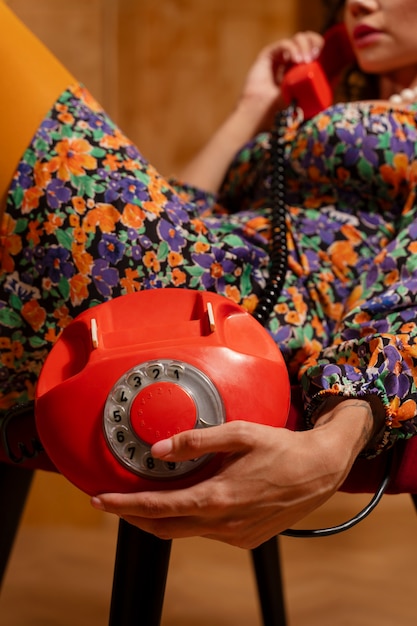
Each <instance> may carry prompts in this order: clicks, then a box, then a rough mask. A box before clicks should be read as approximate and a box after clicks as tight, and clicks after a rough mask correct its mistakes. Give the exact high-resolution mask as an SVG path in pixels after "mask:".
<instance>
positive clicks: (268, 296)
mask: <svg viewBox="0 0 417 626" xmlns="http://www.w3.org/2000/svg"><path fill="white" fill-rule="evenodd" d="M288 112H289V111H288V109H286V110H284V111H280V112H279V113H278V115H277V117H276V121H275V125H274V128H273V130H272V133H271V149H270V164H271V170H270V171H271V174H270V180H271V232H272V243H271V255H270V258H271V264H270V275H269V279H268V281H267V284H266V285H265V289H264V290H263V292H262V295H261V298H260V300H259V302H258V305H257V307H256V309H255V311H254V312H253V317H254V318H255V319H257V320H258V322H260V323H261V324H263V325H265V324H266V322H267V321H268V318H269V316H270V315H271V312H272V309H273V308H274V306H275V304H276V302H277V300H278V297H279V295H280V293H281V291H282V287H283V285H284V280H285V275H286V273H287V258H288V256H287V224H286V215H287V211H286V206H285V144H284V140H283V134H284V130H285V126H286V123H287V115H288Z"/></svg>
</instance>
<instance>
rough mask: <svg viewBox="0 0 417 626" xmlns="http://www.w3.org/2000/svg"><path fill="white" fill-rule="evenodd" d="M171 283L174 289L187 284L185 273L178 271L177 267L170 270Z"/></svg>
mask: <svg viewBox="0 0 417 626" xmlns="http://www.w3.org/2000/svg"><path fill="white" fill-rule="evenodd" d="M172 282H173V283H174V285H175V287H180V286H181V285H185V284H186V282H187V275H186V273H185V272H183V271H182V270H180V269H179V267H174V269H173V270H172Z"/></svg>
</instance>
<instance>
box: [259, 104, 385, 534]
mask: <svg viewBox="0 0 417 626" xmlns="http://www.w3.org/2000/svg"><path fill="white" fill-rule="evenodd" d="M293 111H294V109H293V107H289V108H288V109H286V110H284V111H280V112H279V113H278V115H277V117H276V121H275V125H274V129H273V131H272V134H271V151H270V163H271V174H270V179H271V230H272V243H271V255H270V258H271V264H270V276H269V279H268V281H267V284H266V286H265V289H264V290H263V293H262V296H261V298H260V300H259V302H258V305H257V307H256V309H255V311H254V312H253V317H255V319H257V320H258V322H260V323H261V324H262V325H263V326H265V325H266V323H267V322H268V319H269V316H270V315H271V313H272V310H273V308H274V306H275V304H276V302H277V300H278V297H279V296H280V294H281V291H282V287H283V285H284V280H285V275H286V273H287V267H288V250H287V224H286V213H287V211H286V204H285V143H284V139H283V134H284V130H285V126H286V123H287V116H288V115H291V114H292V113H293ZM392 456H393V451H392V450H390V451H389V452H388V456H387V464H386V468H385V473H384V477H383V479H382V481H381V483H380V485H379V487H378V489H377V491H376V493H375V495H374V496H373V497H372V499H371V500H370V502H369V503H368V504H367V505H366V506H365V507H364V508H363V509H362V510H361V511H359V513H357V514H356V515H355V516H354V517H352V518H351V519H349V520H347V521H346V522H343V523H342V524H338V525H336V526H331V527H329V528H316V529H292V528H289V529H287V530H285V531H283V532H281V533H280V534H281V535H286V536H287V537H306V538H311V537H327V536H330V535H335V534H337V533H341V532H344V531H345V530H348V529H350V528H352V527H353V526H355V525H356V524H358V523H359V522H361V521H362V520H363V519H365V517H367V516H368V515H369V514H370V513H371V512H372V511H373V510H374V509H375V507H376V506H377V504H378V503H379V502H380V500H381V498H382V496H383V495H384V493H385V491H386V489H387V486H388V483H389V480H390V476H391V466H392Z"/></svg>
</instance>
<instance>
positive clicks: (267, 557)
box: [251, 537, 287, 626]
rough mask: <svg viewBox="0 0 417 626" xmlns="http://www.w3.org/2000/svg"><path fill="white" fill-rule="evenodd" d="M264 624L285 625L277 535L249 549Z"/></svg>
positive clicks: (266, 625)
mask: <svg viewBox="0 0 417 626" xmlns="http://www.w3.org/2000/svg"><path fill="white" fill-rule="evenodd" d="M251 554H252V561H253V566H254V569H255V576H256V582H257V587H258V594H259V600H260V604H261V611H262V617H263V624H264V626H286V623H287V620H286V616H285V602H284V591H283V582H282V575H281V563H280V553H279V543H278V537H272V538H271V539H269V540H268V541H266V542H265V543H263V544H262V545H260V546H259V547H258V548H255V549H253V550H251Z"/></svg>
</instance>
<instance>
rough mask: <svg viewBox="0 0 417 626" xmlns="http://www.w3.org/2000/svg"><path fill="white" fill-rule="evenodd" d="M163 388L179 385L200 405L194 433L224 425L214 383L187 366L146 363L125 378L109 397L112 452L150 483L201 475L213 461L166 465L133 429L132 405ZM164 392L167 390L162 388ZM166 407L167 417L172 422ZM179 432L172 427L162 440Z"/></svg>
mask: <svg viewBox="0 0 417 626" xmlns="http://www.w3.org/2000/svg"><path fill="white" fill-rule="evenodd" d="M160 383H171V385H178V387H180V388H181V389H182V390H183V391H184V392H185V393H186V394H188V396H189V397H190V398H191V400H192V402H193V403H194V405H195V414H196V419H195V424H194V428H207V427H210V426H216V425H219V424H222V423H224V422H225V420H226V417H225V409H224V406H223V402H222V399H221V396H220V394H219V392H218V390H217V388H216V387H215V385H214V383H213V382H212V381H211V379H210V378H209V377H208V376H207V375H206V374H205V373H204V372H202V371H201V370H199V369H198V368H196V367H194V366H193V365H190V364H188V363H185V362H182V361H177V360H172V359H155V360H152V361H145V362H143V363H140V364H139V365H137V366H135V367H133V368H132V369H130V370H128V371H127V372H125V374H124V375H123V376H122V377H121V378H119V380H118V381H117V382H116V384H115V385H114V386H113V388H112V389H111V391H110V393H109V394H108V396H107V400H106V404H105V407H104V415H103V428H104V434H105V437H106V440H107V443H108V445H109V447H110V450H111V451H112V452H113V454H114V455H115V456H116V458H117V459H118V460H119V461H120V463H121V464H122V465H123V466H125V467H126V468H127V469H129V470H130V471H132V472H134V473H136V474H138V475H140V476H143V477H145V478H156V479H167V478H177V477H179V476H183V475H185V474H188V473H189V472H191V471H193V470H195V469H196V467H199V466H200V465H202V464H203V463H205V462H206V461H207V459H208V458H209V457H208V456H207V455H206V456H203V457H200V458H198V459H194V460H191V461H183V462H181V463H166V462H164V461H161V460H159V459H155V458H153V457H152V455H151V453H150V449H151V445H150V444H149V443H148V442H147V441H145V440H144V439H142V438H141V437H139V436H138V434H137V432H136V431H135V429H134V427H133V424H132V414H131V410H132V405H133V403H134V401H135V399H136V398H137V396H138V395H139V394H142V395H143V391H144V390H145V389H148V391H149V392H150V393H153V392H156V393H158V385H159V384H160ZM161 389H162V387H161ZM169 409H170V407H169V403H167V416H169ZM176 431H177V429H176V427H175V423H174V424H170V423H169V419H168V417H167V428H166V430H165V429H164V432H163V433H161V436H160V437H159V438H160V439H162V438H165V437H168V436H171V435H174V434H175V432H176Z"/></svg>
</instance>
